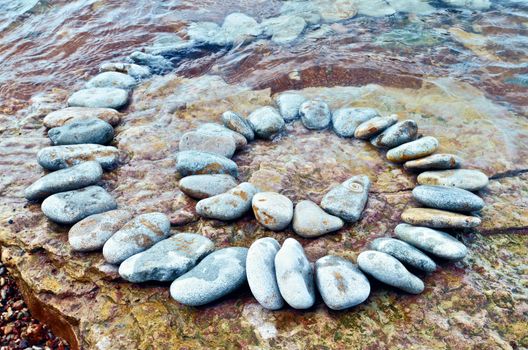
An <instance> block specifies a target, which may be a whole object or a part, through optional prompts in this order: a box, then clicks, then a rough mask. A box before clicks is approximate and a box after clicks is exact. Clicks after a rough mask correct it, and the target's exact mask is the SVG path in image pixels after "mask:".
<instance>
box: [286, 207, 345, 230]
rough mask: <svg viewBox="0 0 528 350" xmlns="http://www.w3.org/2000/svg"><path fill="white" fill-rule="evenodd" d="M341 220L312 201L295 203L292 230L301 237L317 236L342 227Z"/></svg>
mask: <svg viewBox="0 0 528 350" xmlns="http://www.w3.org/2000/svg"><path fill="white" fill-rule="evenodd" d="M343 224H344V223H343V220H341V219H340V218H338V217H337V216H333V215H330V214H328V213H327V212H325V211H324V210H323V209H321V208H320V207H319V206H318V205H317V204H315V203H314V202H312V201H309V200H304V201H300V202H299V203H297V205H296V206H295V211H294V213H293V230H294V231H295V233H297V234H298V235H299V236H302V237H307V238H310V237H319V236H322V235H325V234H327V233H329V232H334V231H337V230H339V229H340V228H341V227H343Z"/></svg>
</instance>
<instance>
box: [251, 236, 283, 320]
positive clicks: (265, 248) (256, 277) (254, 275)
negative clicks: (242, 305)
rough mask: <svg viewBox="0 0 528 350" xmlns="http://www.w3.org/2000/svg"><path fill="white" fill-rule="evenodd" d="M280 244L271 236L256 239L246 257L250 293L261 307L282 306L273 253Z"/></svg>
mask: <svg viewBox="0 0 528 350" xmlns="http://www.w3.org/2000/svg"><path fill="white" fill-rule="evenodd" d="M279 249H280V244H279V242H277V240H275V239H274V238H271V237H266V238H260V239H257V240H256V241H255V242H253V244H251V247H249V251H248V254H247V259H246V275H247V280H248V284H249V288H250V289H251V293H253V296H254V297H255V299H257V301H258V302H259V303H260V305H262V307H264V308H266V309H268V310H278V309H281V308H282V307H283V306H284V299H282V296H281V294H280V290H279V285H278V283H277V276H276V272H275V255H277V252H278V251H279Z"/></svg>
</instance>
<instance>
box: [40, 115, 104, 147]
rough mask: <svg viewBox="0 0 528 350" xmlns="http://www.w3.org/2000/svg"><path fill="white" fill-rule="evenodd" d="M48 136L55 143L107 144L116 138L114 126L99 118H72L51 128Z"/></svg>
mask: <svg viewBox="0 0 528 350" xmlns="http://www.w3.org/2000/svg"><path fill="white" fill-rule="evenodd" d="M48 137H49V138H50V139H51V142H52V143H53V144H54V145H76V144H82V143H93V144H99V145H107V144H109V143H110V142H112V139H113V138H114V128H113V127H112V125H110V124H108V123H107V122H105V121H104V120H101V119H99V118H89V119H88V118H87V119H80V120H72V121H71V122H69V123H67V124H65V125H63V126H59V127H57V128H53V129H50V130H49V131H48Z"/></svg>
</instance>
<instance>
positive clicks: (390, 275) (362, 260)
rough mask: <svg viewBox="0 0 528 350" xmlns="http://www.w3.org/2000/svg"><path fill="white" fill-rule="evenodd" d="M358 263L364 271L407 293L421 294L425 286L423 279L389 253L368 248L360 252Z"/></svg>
mask: <svg viewBox="0 0 528 350" xmlns="http://www.w3.org/2000/svg"><path fill="white" fill-rule="evenodd" d="M357 263H358V265H359V268H360V269H361V270H362V271H363V272H365V273H367V274H369V275H371V276H372V277H374V278H375V279H377V280H378V281H381V282H383V283H385V284H388V285H389V286H393V287H396V288H399V289H401V290H403V291H406V292H407V293H411V294H420V293H421V292H423V290H424V288H425V286H424V283H423V282H422V280H421V279H419V278H418V277H416V276H415V275H413V274H412V273H410V272H409V271H408V270H407V269H406V268H405V266H403V264H402V263H401V262H399V261H398V260H397V259H396V258H394V257H392V256H390V255H389V254H386V253H382V252H378V251H375V250H367V251H364V252H362V253H361V254H359V256H358V258H357Z"/></svg>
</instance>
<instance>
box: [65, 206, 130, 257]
mask: <svg viewBox="0 0 528 350" xmlns="http://www.w3.org/2000/svg"><path fill="white" fill-rule="evenodd" d="M131 218H132V213H131V212H129V211H128V210H120V209H117V210H110V211H107V212H104V213H100V214H94V215H90V216H88V217H86V218H84V219H82V220H81V221H79V222H78V223H76V224H75V225H73V226H72V227H71V228H70V231H69V232H68V242H69V243H70V245H71V246H72V249H73V250H75V251H78V252H91V251H95V250H99V249H102V248H103V246H104V244H105V243H106V241H107V240H108V239H109V238H110V237H112V235H113V234H114V233H116V232H117V231H118V230H119V229H120V228H121V227H123V226H124V225H125V224H126V223H127V222H128V221H130V219H131Z"/></svg>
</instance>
